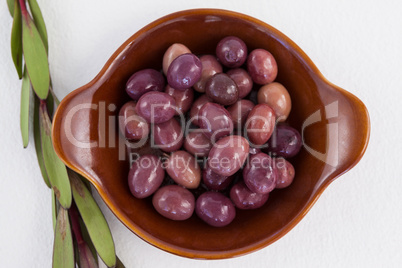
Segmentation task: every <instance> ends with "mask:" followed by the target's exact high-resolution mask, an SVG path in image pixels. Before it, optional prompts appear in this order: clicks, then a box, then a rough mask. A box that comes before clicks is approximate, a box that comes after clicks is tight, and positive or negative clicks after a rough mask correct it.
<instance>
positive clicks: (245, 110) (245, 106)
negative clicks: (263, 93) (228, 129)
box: [227, 99, 255, 129]
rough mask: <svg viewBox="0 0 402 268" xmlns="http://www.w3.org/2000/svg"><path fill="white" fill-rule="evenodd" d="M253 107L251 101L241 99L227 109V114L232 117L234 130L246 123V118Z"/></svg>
mask: <svg viewBox="0 0 402 268" xmlns="http://www.w3.org/2000/svg"><path fill="white" fill-rule="evenodd" d="M254 106H255V105H254V103H253V102H252V101H249V100H245V99H242V100H238V101H237V102H236V103H235V104H233V105H231V106H229V107H228V108H227V110H228V112H229V113H230V115H231V116H232V120H233V124H234V128H237V129H242V128H243V126H244V123H246V120H247V117H248V115H249V113H250V112H251V110H252V109H253V108H254Z"/></svg>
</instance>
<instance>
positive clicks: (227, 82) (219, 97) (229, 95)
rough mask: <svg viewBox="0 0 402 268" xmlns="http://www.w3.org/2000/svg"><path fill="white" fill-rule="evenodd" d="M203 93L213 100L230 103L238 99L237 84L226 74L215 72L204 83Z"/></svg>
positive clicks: (223, 103) (225, 103)
mask: <svg viewBox="0 0 402 268" xmlns="http://www.w3.org/2000/svg"><path fill="white" fill-rule="evenodd" d="M205 93H206V94H207V96H208V97H209V98H210V99H212V100H213V101H214V102H216V103H219V104H222V105H232V104H234V103H235V102H236V101H237V100H238V99H239V89H238V88H237V84H236V83H235V81H233V79H232V78H230V77H229V76H228V75H227V74H223V73H219V74H215V75H214V76H212V77H211V78H209V79H208V81H207V82H206V84H205Z"/></svg>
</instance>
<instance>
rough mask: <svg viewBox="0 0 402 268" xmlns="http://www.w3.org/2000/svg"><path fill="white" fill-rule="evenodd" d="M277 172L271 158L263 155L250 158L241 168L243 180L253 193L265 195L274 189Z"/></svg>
mask: <svg viewBox="0 0 402 268" xmlns="http://www.w3.org/2000/svg"><path fill="white" fill-rule="evenodd" d="M277 177H278V175H277V170H276V168H274V164H273V160H272V158H271V157H270V156H269V155H267V154H264V153H259V154H255V155H252V156H250V159H249V161H248V163H247V164H246V166H245V167H244V168H243V180H244V183H245V184H246V185H247V187H248V188H249V189H250V190H251V191H252V192H254V193H258V194H267V193H269V192H271V191H272V190H273V189H275V187H276V181H277Z"/></svg>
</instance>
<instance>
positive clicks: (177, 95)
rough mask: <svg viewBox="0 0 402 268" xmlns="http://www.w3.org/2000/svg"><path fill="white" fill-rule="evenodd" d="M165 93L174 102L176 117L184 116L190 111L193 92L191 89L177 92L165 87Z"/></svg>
mask: <svg viewBox="0 0 402 268" xmlns="http://www.w3.org/2000/svg"><path fill="white" fill-rule="evenodd" d="M165 93H167V94H169V95H170V96H172V97H173V98H174V100H175V101H176V108H177V109H176V115H184V114H185V113H186V112H187V111H188V110H189V109H190V107H191V105H192V103H193V100H194V90H193V89H192V88H187V89H185V90H177V89H175V88H172V87H171V86H169V85H167V86H166V88H165Z"/></svg>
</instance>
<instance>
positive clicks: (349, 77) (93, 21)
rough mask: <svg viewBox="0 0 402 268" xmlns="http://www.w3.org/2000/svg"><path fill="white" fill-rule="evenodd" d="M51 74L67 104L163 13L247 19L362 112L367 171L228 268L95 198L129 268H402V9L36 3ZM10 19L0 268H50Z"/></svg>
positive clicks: (346, 2)
mask: <svg viewBox="0 0 402 268" xmlns="http://www.w3.org/2000/svg"><path fill="white" fill-rule="evenodd" d="M38 2H39V5H40V6H41V8H42V12H43V14H44V18H45V21H46V24H47V29H48V36H49V47H50V56H49V61H50V71H51V75H52V79H53V84H54V88H55V91H56V94H57V95H58V96H59V97H60V98H62V97H64V96H65V95H67V94H68V93H69V92H71V91H72V90H74V89H75V88H77V87H79V86H81V85H84V84H86V83H87V82H89V81H90V80H92V78H93V77H94V76H95V75H96V74H97V73H98V71H99V70H100V69H101V68H102V66H103V64H104V63H105V62H106V61H107V59H108V58H109V57H110V56H111V54H112V53H113V52H114V51H115V50H116V49H117V48H118V47H119V46H120V44H121V43H123V42H124V41H125V40H126V39H127V38H128V37H129V36H131V35H132V34H133V33H135V32H136V31H137V30H138V29H140V28H141V27H143V26H145V25H146V24H148V23H149V22H151V21H153V20H155V19H157V18H159V17H161V16H163V15H166V14H168V13H171V12H174V11H178V10H182V9H188V8H198V7H215V8H224V9H230V10H234V11H238V12H242V13H245V14H248V15H251V16H254V17H256V18H258V19H261V20H263V21H265V22H267V23H269V24H271V25H272V26H274V27H276V28H277V29H279V30H280V31H282V32H283V33H285V34H286V35H287V36H289V37H290V38H291V39H293V40H294V41H295V42H296V43H297V44H298V45H299V46H300V47H301V48H302V49H303V50H304V51H305V52H306V53H307V55H309V56H310V57H311V59H312V60H313V62H315V64H316V65H317V66H318V68H319V69H320V70H321V71H322V73H323V74H324V76H325V77H327V78H328V79H329V80H330V81H332V82H333V83H335V84H337V85H339V86H341V87H343V88H345V89H347V90H349V91H350V92H352V93H353V94H355V95H356V96H358V97H359V98H360V99H362V100H363V102H364V103H365V104H366V105H367V107H368V110H369V113H370V116H371V123H372V128H371V130H372V132H371V140H370V144H369V147H368V150H367V152H366V154H365V156H364V157H363V159H362V160H361V162H360V163H359V164H358V165H357V166H356V167H355V168H354V169H352V170H351V171H350V172H348V173H347V174H346V175H344V176H342V177H341V178H339V179H338V180H336V181H335V182H334V183H333V184H331V185H330V186H329V187H328V189H327V190H326V191H325V192H324V194H323V195H322V196H321V198H320V199H319V200H318V202H317V203H316V205H315V206H314V207H313V208H312V209H311V211H310V212H309V213H308V214H307V216H306V217H305V218H304V219H303V220H302V221H301V222H300V224H298V225H297V226H296V227H295V228H294V229H293V230H292V231H290V232H289V233H288V234H287V235H286V236H285V237H283V238H282V239H280V240H279V241H277V242H275V243H274V244H272V245H270V246H269V247H267V248H265V249H262V250H260V251H258V252H255V253H252V254H249V255H246V256H243V257H238V258H234V259H229V260H219V261H200V260H190V259H185V258H181V257H177V256H174V255H172V254H169V253H166V252H163V251H161V250H159V249H156V248H154V247H153V246H150V245H148V244H147V243H145V242H143V241H142V240H141V239H139V238H138V237H136V236H135V235H134V234H132V233H131V232H130V231H128V230H127V229H126V228H125V227H124V226H123V225H122V224H121V223H120V222H119V221H118V220H117V219H116V218H115V217H114V215H113V214H112V213H111V212H110V211H109V209H108V208H107V207H106V206H105V205H104V203H103V202H102V201H101V200H100V198H99V197H98V196H97V201H98V203H99V204H100V206H101V208H102V210H103V211H104V213H105V215H106V217H107V220H108V222H109V224H110V227H111V229H112V232H113V236H114V240H115V244H116V250H117V254H118V255H119V257H120V258H121V259H122V260H123V262H124V263H125V265H126V267H138V268H156V267H175V268H180V267H181V268H187V267H192V268H199V267H219V268H222V267H229V265H230V267H233V268H236V267H241V268H247V267H250V268H251V267H252V268H255V267H257V268H259V267H309V268H310V267H401V265H402V157H401V154H400V153H401V152H402V145H401V144H402V139H401V135H402V124H401V121H402V120H401V116H402V15H401V14H402V2H401V1H398V0H394V1H391V0H382V1H365V0H358V1H357V0H356V1H350V0H341V1H328V0H325V1H322V0H315V1H298V0H286V1H266V0H264V1H262V0H259V1H252V0H248V1H241V0H220V1H217V0H215V1H210V0H203V1H199V0H197V1H188V0H186V1H185V0H181V1H174V0H170V1H162V0H160V1H152V0H147V1H129V0H113V1H112V0H109V1H106V0H85V1H78V0H75V1H72V0H70V1H66V0H52V1H45V0H38ZM11 23H12V20H11V17H10V16H9V14H8V10H7V7H6V1H5V0H1V2H0V75H1V76H0V78H1V79H0V127H1V128H0V198H1V201H0V213H1V214H0V259H1V264H0V266H1V267H24V268H25V267H50V266H51V259H52V258H51V256H52V245H53V244H52V243H53V241H52V237H53V234H52V220H51V198H50V190H49V189H48V188H47V187H46V186H45V185H44V184H43V182H42V178H41V176H40V171H39V169H38V166H37V161H36V156H35V153H34V146H33V143H31V144H30V146H29V148H28V149H25V150H24V149H22V141H21V137H20V132H19V98H20V81H19V80H18V79H17V75H16V72H15V70H14V66H13V63H12V60H11V55H10V31H11Z"/></svg>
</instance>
